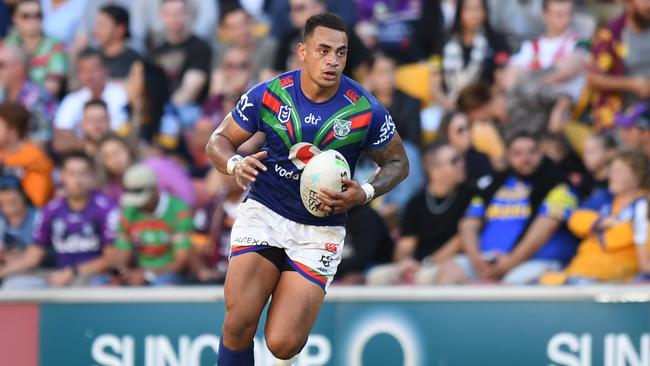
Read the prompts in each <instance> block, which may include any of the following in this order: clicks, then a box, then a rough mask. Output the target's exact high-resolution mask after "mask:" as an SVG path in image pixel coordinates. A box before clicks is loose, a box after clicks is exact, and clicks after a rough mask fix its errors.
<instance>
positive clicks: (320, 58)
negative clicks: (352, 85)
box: [298, 27, 348, 88]
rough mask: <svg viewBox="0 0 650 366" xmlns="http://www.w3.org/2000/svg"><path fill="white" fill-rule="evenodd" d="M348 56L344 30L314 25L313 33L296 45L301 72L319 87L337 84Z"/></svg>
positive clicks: (329, 86)
mask: <svg viewBox="0 0 650 366" xmlns="http://www.w3.org/2000/svg"><path fill="white" fill-rule="evenodd" d="M347 56H348V38H347V36H346V34H345V32H342V31H338V30H335V29H331V28H325V27H316V29H315V30H314V33H313V34H312V35H311V36H310V37H308V38H307V39H306V40H305V42H304V43H301V44H300V45H299V46H298V57H299V59H300V62H302V69H303V72H304V73H306V74H307V76H308V77H309V78H310V79H311V80H312V81H313V82H314V83H316V84H317V85H318V86H320V87H321V88H331V87H335V86H338V84H339V82H340V80H341V74H342V73H343V69H344V68H345V62H346V61H347Z"/></svg>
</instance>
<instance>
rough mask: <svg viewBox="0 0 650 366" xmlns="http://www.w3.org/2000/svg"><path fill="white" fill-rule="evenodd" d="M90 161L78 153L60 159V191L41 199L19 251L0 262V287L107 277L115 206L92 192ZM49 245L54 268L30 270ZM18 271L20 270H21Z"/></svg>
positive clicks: (104, 280) (97, 281)
mask: <svg viewBox="0 0 650 366" xmlns="http://www.w3.org/2000/svg"><path fill="white" fill-rule="evenodd" d="M93 175H94V169H93V162H92V160H91V159H90V158H89V157H88V156H87V155H85V154H83V153H71V154H69V155H66V156H65V157H64V159H63V166H62V169H61V181H62V182H63V190H64V195H63V196H62V197H58V198H56V199H54V200H52V201H51V202H50V203H48V204H47V206H46V207H45V209H44V210H43V213H42V218H41V219H40V220H38V224H37V227H36V230H35V231H34V236H33V243H32V244H31V245H29V247H28V248H27V250H26V251H25V253H24V255H23V256H21V257H20V258H18V259H16V260H15V261H13V262H9V263H7V264H6V265H5V266H2V267H0V278H3V279H4V283H3V287H4V288H18V287H22V288H24V287H38V288H42V287H47V285H48V284H49V286H52V287H64V286H70V285H75V286H78V285H84V284H90V285H102V284H107V283H108V282H109V277H108V275H107V273H106V272H107V270H108V268H109V266H110V245H111V243H112V242H113V240H114V238H115V226H116V225H117V220H118V211H117V210H116V209H115V205H114V204H113V203H112V202H111V201H110V200H109V199H108V198H107V197H106V196H104V195H102V194H101V193H97V192H93V191H92V185H93ZM49 248H53V249H54V252H55V256H56V267H57V270H55V271H52V272H42V271H41V272H40V273H39V272H38V271H36V272H34V270H35V269H36V268H37V267H38V266H39V264H40V263H41V262H42V260H43V259H44V257H45V255H46V253H47V250H48V249H49ZM21 274H22V275H21Z"/></svg>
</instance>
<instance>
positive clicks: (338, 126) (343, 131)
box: [332, 119, 352, 139]
mask: <svg viewBox="0 0 650 366" xmlns="http://www.w3.org/2000/svg"><path fill="white" fill-rule="evenodd" d="M351 127H352V122H351V121H346V120H344V119H335V120H334V126H332V129H333V130H334V137H336V138H337V139H343V138H345V136H347V135H348V133H350V128H351Z"/></svg>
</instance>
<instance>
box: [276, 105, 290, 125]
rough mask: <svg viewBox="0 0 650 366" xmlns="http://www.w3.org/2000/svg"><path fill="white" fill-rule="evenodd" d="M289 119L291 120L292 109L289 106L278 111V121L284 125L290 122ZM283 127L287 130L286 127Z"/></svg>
mask: <svg viewBox="0 0 650 366" xmlns="http://www.w3.org/2000/svg"><path fill="white" fill-rule="evenodd" d="M289 118H291V107H289V106H288V105H282V106H280V109H278V121H280V123H282V124H285V123H287V122H289ZM282 127H283V128H284V129H285V130H286V127H284V126H282Z"/></svg>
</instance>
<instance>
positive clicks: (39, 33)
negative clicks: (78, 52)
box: [4, 0, 68, 97]
mask: <svg viewBox="0 0 650 366" xmlns="http://www.w3.org/2000/svg"><path fill="white" fill-rule="evenodd" d="M12 19H13V22H14V29H13V31H11V33H9V35H7V37H6V38H5V39H4V44H5V45H6V46H13V47H19V48H21V49H22V50H23V51H24V52H25V53H26V54H27V56H28V58H29V78H30V79H31V80H32V81H33V82H35V83H37V84H39V85H40V86H42V87H44V88H45V89H46V90H47V91H48V92H50V94H52V95H53V96H55V97H59V96H60V95H61V92H62V91H63V88H62V85H63V82H64V80H65V75H66V73H67V71H68V57H67V55H66V54H65V47H64V45H63V43H61V42H59V41H58V40H55V39H54V38H51V37H49V36H46V35H45V34H43V12H42V10H41V2H40V1H39V0H22V1H20V2H19V3H18V4H17V5H16V10H15V11H14V15H13V17H12Z"/></svg>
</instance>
